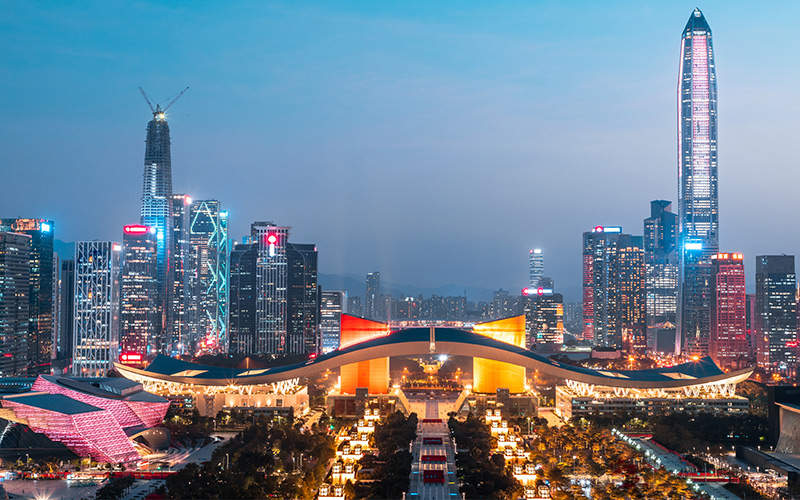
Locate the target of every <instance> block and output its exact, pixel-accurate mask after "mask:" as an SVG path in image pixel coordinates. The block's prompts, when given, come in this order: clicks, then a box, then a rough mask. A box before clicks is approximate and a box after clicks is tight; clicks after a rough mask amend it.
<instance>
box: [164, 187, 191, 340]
mask: <svg viewBox="0 0 800 500" xmlns="http://www.w3.org/2000/svg"><path fill="white" fill-rule="evenodd" d="M191 207H192V199H191V198H190V197H189V196H188V195H185V194H173V195H172V251H171V252H170V259H171V261H170V262H171V264H170V280H171V283H169V286H170V289H169V307H168V308H167V314H166V315H165V316H166V321H167V323H166V325H167V327H166V332H165V336H166V338H167V340H166V342H165V343H164V349H165V350H164V351H163V352H164V353H169V354H171V355H178V354H185V353H187V352H189V351H190V347H191V345H192V340H193V337H194V335H195V332H197V316H196V312H197V311H196V309H195V308H194V307H192V305H193V304H195V302H194V300H193V299H195V297H194V295H193V293H192V287H193V286H194V285H195V284H196V281H195V279H196V278H195V277H196V271H197V250H196V248H195V247H193V246H192V242H191V238H190V233H189V228H190V221H191V219H190V218H189V216H190V212H191Z"/></svg>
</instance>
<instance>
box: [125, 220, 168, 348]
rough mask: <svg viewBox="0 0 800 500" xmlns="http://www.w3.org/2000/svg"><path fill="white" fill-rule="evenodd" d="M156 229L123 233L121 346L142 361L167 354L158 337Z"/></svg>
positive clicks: (130, 229) (136, 227) (128, 229)
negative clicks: (160, 353) (158, 354)
mask: <svg viewBox="0 0 800 500" xmlns="http://www.w3.org/2000/svg"><path fill="white" fill-rule="evenodd" d="M157 255H158V240H157V237H156V229H155V228H154V227H148V226H143V225H129V226H125V227H124V228H123V234H122V259H121V261H122V263H121V268H122V276H121V279H120V308H119V345H120V349H121V350H122V352H123V353H124V354H133V353H135V354H139V355H141V357H142V358H141V359H145V358H147V357H148V356H153V355H155V354H156V353H159V352H164V351H165V347H164V346H163V345H162V343H163V342H164V341H165V340H166V338H165V337H163V336H161V335H159V333H160V332H161V331H162V330H161V328H159V327H160V326H161V325H160V324H159V321H161V319H162V317H161V316H160V315H159V314H158V307H157V302H158V290H157V282H156V279H157V276H156V274H157V266H158V263H157V261H158V258H157Z"/></svg>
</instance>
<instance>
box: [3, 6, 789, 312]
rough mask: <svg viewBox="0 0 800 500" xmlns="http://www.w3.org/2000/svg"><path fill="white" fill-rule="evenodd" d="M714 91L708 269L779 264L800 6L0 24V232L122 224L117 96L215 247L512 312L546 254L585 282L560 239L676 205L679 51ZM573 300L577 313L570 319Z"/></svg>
mask: <svg viewBox="0 0 800 500" xmlns="http://www.w3.org/2000/svg"><path fill="white" fill-rule="evenodd" d="M695 6H699V7H700V8H701V9H702V10H703V12H704V13H705V15H706V17H707V19H708V21H709V23H710V25H711V27H712V30H713V32H714V47H715V50H716V57H717V68H718V69H717V76H718V80H719V109H720V132H719V134H720V140H719V151H720V152H719V172H720V223H721V246H722V249H723V250H727V251H741V252H742V253H744V254H745V255H746V259H747V260H746V268H747V272H748V274H750V275H751V274H752V270H753V267H754V264H753V262H754V257H755V255H757V254H769V253H795V252H797V251H798V247H800V235H799V234H798V231H797V224H796V222H795V218H796V217H795V211H796V202H795V192H796V191H797V186H798V181H799V180H800V174H799V173H798V169H797V166H798V164H800V152H799V151H798V149H799V148H800V147H799V146H797V144H798V141H797V137H798V136H799V135H800V134H799V133H800V118H799V117H800V97H799V96H798V92H797V90H798V87H800V69H798V66H797V64H795V62H796V60H797V54H798V53H800V38H799V37H798V36H797V34H796V26H797V24H798V21H799V20H800V4H796V3H794V2H775V3H770V2H764V3H761V4H760V7H758V8H754V7H753V6H752V4H748V3H745V2H730V1H726V2H704V3H703V4H696V3H694V2H683V1H674V2H570V3H566V2H538V1H529V2H367V1H364V2H319V3H315V2H285V3H276V2H252V3H248V2H169V3H167V2H164V3H155V2H62V3H59V4H58V5H54V3H52V2H33V1H31V2H12V1H3V2H0V43H1V44H2V46H3V47H4V50H3V51H0V118H2V119H1V120H0V151H2V152H3V158H2V159H0V165H2V179H3V190H2V195H1V196H0V216H3V217H5V216H17V215H20V216H37V217H39V216H41V217H50V218H53V219H55V220H56V224H57V225H56V231H57V237H58V238H59V239H62V240H65V241H75V240H81V239H116V240H119V239H120V238H121V226H122V225H123V224H127V223H135V222H138V217H139V198H140V196H141V194H140V192H141V186H142V161H143V154H144V144H143V141H144V135H145V132H144V129H145V126H146V123H147V121H148V119H149V118H150V115H149V111H148V109H147V106H146V104H145V103H144V101H143V100H142V98H141V96H140V95H139V92H138V90H137V88H136V87H137V86H140V85H141V86H142V87H144V88H145V89H146V90H147V91H148V93H149V94H150V95H151V96H152V97H154V98H155V99H156V100H162V99H165V98H167V97H169V96H171V95H173V94H175V93H176V92H177V91H179V90H180V89H181V88H183V87H185V86H187V85H188V86H190V87H191V89H190V90H189V91H188V92H187V93H186V95H185V96H184V97H183V98H182V99H181V100H180V101H179V102H178V103H177V104H175V106H174V107H173V108H172V109H171V110H170V114H169V120H170V125H171V128H172V139H173V186H174V190H175V192H186V193H189V194H190V195H192V196H193V197H194V198H216V199H219V200H221V202H222V203H223V205H224V206H225V207H226V208H227V209H228V210H229V211H230V214H231V218H232V219H231V220H232V230H231V236H232V237H233V238H235V239H239V238H240V237H241V236H242V235H244V234H246V232H247V231H248V227H249V224H250V222H251V221H254V220H269V219H272V220H274V221H275V222H277V223H280V224H285V225H290V226H293V228H294V229H293V231H292V239H293V240H294V241H297V242H314V243H316V244H317V245H318V248H319V251H320V270H321V272H325V273H353V274H364V273H366V272H368V271H372V270H380V271H381V272H382V274H383V275H384V276H385V277H386V279H388V280H391V281H395V282H400V283H410V284H415V285H419V286H436V285H446V284H458V285H468V286H483V287H487V288H499V287H501V286H502V287H505V288H511V289H518V288H520V287H522V286H523V285H524V284H525V277H526V273H527V250H528V249H529V248H531V247H534V246H538V247H542V248H544V249H545V252H546V254H547V257H546V264H545V267H546V270H545V272H546V274H548V275H551V276H553V277H554V278H555V280H556V288H564V289H576V287H577V286H578V285H579V284H580V237H581V232H583V231H585V230H587V229H589V228H591V227H594V226H596V225H622V226H623V228H624V229H625V230H626V232H632V233H634V234H641V232H642V219H643V218H644V217H646V216H647V215H648V213H649V201H650V200H652V199H660V198H663V199H669V200H673V201H674V200H675V196H676V192H677V185H676V96H675V94H676V85H677V82H676V80H677V71H678V57H679V44H680V36H681V30H682V28H683V26H684V25H685V23H686V20H687V19H688V18H689V15H690V14H691V11H692V9H693V8H694V7H695ZM575 298H576V299H577V297H575Z"/></svg>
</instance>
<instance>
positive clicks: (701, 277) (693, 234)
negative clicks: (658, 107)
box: [678, 9, 719, 355]
mask: <svg viewBox="0 0 800 500" xmlns="http://www.w3.org/2000/svg"><path fill="white" fill-rule="evenodd" d="M678 113H679V119H678V216H679V225H680V226H679V237H680V239H679V242H680V244H679V249H678V251H679V257H680V267H679V270H680V282H681V286H680V288H679V308H678V316H679V317H678V326H679V334H680V336H681V337H682V348H683V349H685V350H687V351H688V353H690V354H697V355H706V354H708V338H709V335H710V321H709V318H710V297H711V294H710V285H711V281H710V267H711V256H712V255H715V254H716V253H717V251H718V250H719V209H718V190H717V77H716V68H715V64H714V50H713V47H712V40H711V28H710V27H709V25H708V23H707V22H706V19H705V17H704V16H703V13H702V12H700V10H699V9H695V10H694V12H692V15H691V16H690V18H689V22H688V23H687V24H686V27H685V28H684V30H683V37H682V39H681V64H680V71H679V83H678Z"/></svg>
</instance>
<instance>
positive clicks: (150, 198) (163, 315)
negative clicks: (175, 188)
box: [140, 97, 173, 337]
mask: <svg viewBox="0 0 800 500" xmlns="http://www.w3.org/2000/svg"><path fill="white" fill-rule="evenodd" d="M145 98H146V97H145ZM148 103H149V100H148ZM151 109H152V106H151ZM140 222H141V223H142V225H145V226H147V227H153V228H155V230H156V241H157V243H158V250H157V254H158V268H157V270H156V290H157V293H158V295H157V297H156V309H157V311H156V314H157V315H159V316H160V319H159V320H158V321H157V328H158V333H157V335H158V336H159V337H160V336H162V335H165V332H164V329H165V328H166V325H167V324H168V321H169V318H168V317H169V316H170V315H169V314H168V311H169V310H170V308H169V307H167V303H168V301H169V296H170V293H169V291H170V288H171V286H170V285H171V277H170V269H169V266H170V262H171V259H170V253H171V250H172V238H173V228H172V226H173V222H172V155H171V153H170V139H169V124H168V123H167V117H166V114H164V112H163V111H162V110H161V108H159V107H158V106H157V107H156V109H154V110H153V119H152V120H150V122H149V123H148V124H147V139H146V140H145V151H144V187H143V189H142V211H141V220H140Z"/></svg>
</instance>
